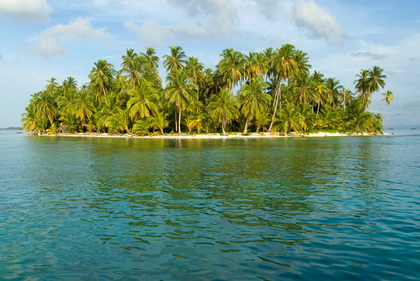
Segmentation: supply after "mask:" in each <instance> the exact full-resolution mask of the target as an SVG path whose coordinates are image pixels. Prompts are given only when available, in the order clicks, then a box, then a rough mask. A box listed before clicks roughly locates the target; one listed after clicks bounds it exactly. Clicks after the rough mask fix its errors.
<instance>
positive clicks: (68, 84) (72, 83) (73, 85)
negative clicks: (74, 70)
mask: <svg viewBox="0 0 420 281" xmlns="http://www.w3.org/2000/svg"><path fill="white" fill-rule="evenodd" d="M63 87H64V88H65V89H66V90H70V89H73V90H75V91H77V81H76V79H74V77H71V76H69V77H67V79H66V80H64V81H63Z"/></svg>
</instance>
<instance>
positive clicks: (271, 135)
mask: <svg viewBox="0 0 420 281" xmlns="http://www.w3.org/2000/svg"><path fill="white" fill-rule="evenodd" d="M28 134H30V133H28ZM32 135H40V134H32ZM375 135H381V134H374V133H373V134H372V133H354V134H350V133H338V132H337V133H330V132H317V133H309V134H296V133H293V132H292V133H289V134H287V135H279V134H277V133H268V132H265V133H249V134H242V133H230V134H228V135H222V134H220V133H209V134H191V135H188V134H182V135H178V134H165V135H158V136H140V135H131V134H110V133H76V134H74V133H71V134H70V133H58V134H42V136H49V137H86V138H139V139H150V138H153V139H234V138H290V137H295V138H296V137H310V138H311V137H351V136H375ZM384 135H391V134H390V133H384Z"/></svg>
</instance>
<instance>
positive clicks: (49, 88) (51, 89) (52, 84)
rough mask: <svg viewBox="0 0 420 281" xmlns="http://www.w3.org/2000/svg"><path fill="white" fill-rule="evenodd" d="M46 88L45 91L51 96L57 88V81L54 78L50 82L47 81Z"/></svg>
mask: <svg viewBox="0 0 420 281" xmlns="http://www.w3.org/2000/svg"><path fill="white" fill-rule="evenodd" d="M47 83H48V84H47V86H46V87H45V88H46V89H47V91H48V92H49V93H50V94H51V95H52V93H53V92H54V91H55V89H56V88H57V87H58V82H57V79H55V78H54V77H53V78H51V79H50V80H47Z"/></svg>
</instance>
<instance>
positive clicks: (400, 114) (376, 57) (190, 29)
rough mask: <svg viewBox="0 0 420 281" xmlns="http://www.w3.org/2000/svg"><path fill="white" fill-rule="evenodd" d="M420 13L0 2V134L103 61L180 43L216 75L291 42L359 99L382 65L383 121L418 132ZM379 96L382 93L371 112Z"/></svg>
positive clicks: (214, 3)
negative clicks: (223, 57) (227, 61)
mask: <svg viewBox="0 0 420 281" xmlns="http://www.w3.org/2000/svg"><path fill="white" fill-rule="evenodd" d="M419 11H420V1H415V0H412V1H408V0H402V1H393V0H382V1H376V0H371V1H362V0H353V1H349V0H297V1H294V0H157V1H150V0H147V1H146V0H92V1H88V0H0V30H1V32H0V128H2V127H8V126H20V125H21V123H20V118H21V114H22V113H23V112H24V110H25V106H26V105H27V104H28V102H29V99H30V95H32V94H33V93H36V92H38V91H41V90H43V89H44V88H45V85H46V80H49V79H50V78H51V77H54V78H56V79H57V80H58V82H59V83H61V82H62V81H63V80H64V79H65V78H66V77H68V76H72V77H75V78H76V80H77V81H78V85H79V86H81V85H83V84H84V83H87V82H88V75H89V72H90V70H91V69H92V67H93V63H94V62H96V61H97V60H99V59H106V60H107V61H108V62H109V63H112V64H113V65H114V66H115V68H116V69H117V70H118V69H120V64H121V56H122V55H124V54H125V52H126V49H128V48H133V49H134V50H135V51H136V52H144V51H145V48H146V47H148V46H151V47H153V48H155V49H156V51H157V55H158V56H159V57H160V58H162V56H163V55H164V54H167V53H169V46H173V45H180V46H182V47H183V49H184V51H185V53H186V54H187V56H195V57H199V60H200V61H201V62H203V63H204V64H205V66H206V67H210V68H214V66H215V64H216V63H217V62H218V61H219V59H220V56H219V55H220V54H221V53H222V51H223V50H224V49H226V48H234V49H235V50H238V51H241V52H244V53H248V51H261V50H264V49H266V48H267V47H273V48H277V47H281V45H282V44H286V43H290V44H293V45H294V46H295V47H296V48H298V49H300V50H302V51H304V52H306V53H308V55H309V58H310V64H311V65H312V71H314V70H317V71H321V72H322V73H324V74H325V76H327V77H335V78H336V79H338V80H339V81H340V83H341V84H342V85H343V86H345V87H347V88H349V89H351V90H352V91H354V85H353V81H354V80H355V75H356V74H357V73H358V72H359V71H360V69H362V68H363V69H367V68H370V67H372V66H375V65H378V66H380V67H382V68H383V69H384V70H385V74H386V75H387V79H386V87H385V89H384V90H383V91H381V93H382V92H384V91H385V90H390V91H392V92H394V96H395V102H394V103H393V104H392V105H391V106H383V108H382V110H381V112H382V113H383V115H384V119H385V123H386V124H387V125H388V126H394V125H396V124H419V123H420V110H419V109H420V79H419V78H420V52H419V50H420V18H419V17H418V12H419ZM161 77H163V78H164V77H165V73H164V72H163V70H161ZM381 98H382V97H381V95H380V93H375V94H374V95H373V98H372V104H371V106H370V107H369V110H371V111H373V112H377V111H378V109H379V107H380V105H381V102H380V101H381Z"/></svg>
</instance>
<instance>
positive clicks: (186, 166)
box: [0, 131, 420, 280]
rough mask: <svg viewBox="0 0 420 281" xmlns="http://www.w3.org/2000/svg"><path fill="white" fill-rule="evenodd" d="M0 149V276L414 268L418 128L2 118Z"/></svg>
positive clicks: (412, 271)
mask: <svg viewBox="0 0 420 281" xmlns="http://www.w3.org/2000/svg"><path fill="white" fill-rule="evenodd" d="M409 133H413V132H409ZM0 155H1V156H0V157H1V158H0V279H1V280H331V279H335V280H419V279H420V173H419V172H420V135H418V134H417V135H416V134H411V135H410V134H400V135H394V136H379V137H346V138H333V137H331V138H285V139H230V140H198V139H196V140H161V139H102V138H101V139H99V138H92V139H88V138H50V137H30V136H24V135H22V134H16V133H15V132H14V131H11V132H10V131H0Z"/></svg>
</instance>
